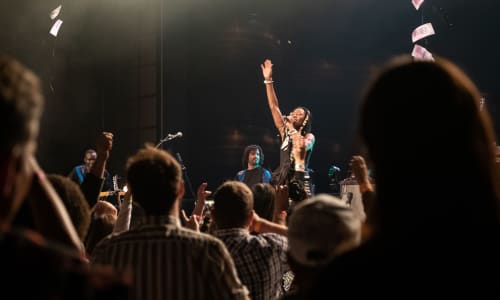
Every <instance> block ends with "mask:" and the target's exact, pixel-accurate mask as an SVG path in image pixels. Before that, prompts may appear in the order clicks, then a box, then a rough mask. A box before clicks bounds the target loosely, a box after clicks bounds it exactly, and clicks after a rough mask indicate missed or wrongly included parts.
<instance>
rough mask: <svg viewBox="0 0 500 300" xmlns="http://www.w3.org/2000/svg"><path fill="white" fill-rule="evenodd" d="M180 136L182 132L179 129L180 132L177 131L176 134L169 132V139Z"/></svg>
mask: <svg viewBox="0 0 500 300" xmlns="http://www.w3.org/2000/svg"><path fill="white" fill-rule="evenodd" d="M180 137H182V132H180V131H179V132H177V133H176V134H170V133H169V134H168V135H167V138H168V139H169V140H173V139H176V138H180Z"/></svg>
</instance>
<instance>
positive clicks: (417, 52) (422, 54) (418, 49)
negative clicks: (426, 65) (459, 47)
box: [411, 44, 434, 61]
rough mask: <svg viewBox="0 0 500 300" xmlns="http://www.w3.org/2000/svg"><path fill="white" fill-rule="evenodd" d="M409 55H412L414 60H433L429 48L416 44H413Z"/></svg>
mask: <svg viewBox="0 0 500 300" xmlns="http://www.w3.org/2000/svg"><path fill="white" fill-rule="evenodd" d="M411 56H413V58H415V60H423V61H434V57H432V53H430V52H429V50H427V49H425V48H424V47H422V46H420V45H417V44H415V46H413V51H412V52H411Z"/></svg>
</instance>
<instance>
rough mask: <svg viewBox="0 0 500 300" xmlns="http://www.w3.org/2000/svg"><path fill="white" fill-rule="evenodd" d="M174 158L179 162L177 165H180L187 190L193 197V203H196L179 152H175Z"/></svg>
mask: <svg viewBox="0 0 500 300" xmlns="http://www.w3.org/2000/svg"><path fill="white" fill-rule="evenodd" d="M175 156H176V157H177V161H178V162H179V164H180V165H181V169H182V173H183V175H184V178H185V181H186V182H187V185H188V188H189V191H190V192H191V196H192V197H193V201H196V195H195V193H194V190H193V186H192V185H191V180H189V176H188V174H187V168H186V166H185V165H184V162H183V161H182V157H181V154H180V153H179V152H177V153H176V154H175Z"/></svg>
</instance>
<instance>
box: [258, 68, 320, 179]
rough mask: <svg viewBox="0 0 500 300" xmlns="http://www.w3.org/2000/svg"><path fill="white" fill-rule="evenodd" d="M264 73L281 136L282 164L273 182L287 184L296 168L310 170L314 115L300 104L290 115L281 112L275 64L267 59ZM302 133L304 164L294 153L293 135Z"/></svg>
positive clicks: (271, 106) (274, 174)
mask: <svg viewBox="0 0 500 300" xmlns="http://www.w3.org/2000/svg"><path fill="white" fill-rule="evenodd" d="M261 68H262V75H263V76H264V84H265V86H266V94H267V102H268V104H269V109H270V110H271V114H272V116H273V121H274V125H275V126H276V128H277V129H278V131H279V134H280V137H281V147H280V165H279V166H278V168H277V169H276V170H275V171H274V172H273V179H272V183H273V184H274V185H287V184H288V182H289V181H290V179H291V178H292V177H293V173H294V172H295V170H296V169H297V170H305V171H306V172H307V171H308V170H309V168H308V165H309V159H310V157H311V153H312V150H313V147H314V142H315V137H314V135H313V134H312V133H311V124H312V115H311V112H310V111H309V109H307V108H305V107H303V106H299V107H297V108H295V109H294V110H293V111H292V112H290V114H289V115H288V116H284V115H283V114H282V113H281V109H280V107H279V103H278V97H277V96H276V92H275V90H274V85H273V83H274V81H273V77H272V75H273V64H272V62H271V60H269V59H267V60H266V61H265V62H264V63H263V64H262V65H261ZM295 134H300V135H301V136H303V137H304V142H305V146H306V159H305V163H304V164H296V163H295V162H294V159H293V155H292V147H293V144H292V136H293V135H295Z"/></svg>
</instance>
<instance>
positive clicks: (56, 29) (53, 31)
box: [49, 19, 63, 36]
mask: <svg viewBox="0 0 500 300" xmlns="http://www.w3.org/2000/svg"><path fill="white" fill-rule="evenodd" d="M62 23H63V21H62V20H61V19H58V20H57V21H56V22H55V23H54V25H52V28H50V31H49V33H50V34H52V35H53V36H57V34H58V33H59V29H60V28H61V25H62Z"/></svg>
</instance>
